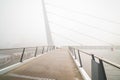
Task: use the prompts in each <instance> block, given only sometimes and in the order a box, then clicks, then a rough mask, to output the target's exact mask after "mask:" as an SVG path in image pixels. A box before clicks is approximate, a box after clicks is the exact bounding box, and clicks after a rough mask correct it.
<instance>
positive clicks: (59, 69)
mask: <svg viewBox="0 0 120 80" xmlns="http://www.w3.org/2000/svg"><path fill="white" fill-rule="evenodd" d="M0 80H83V79H82V77H81V74H80V73H79V71H78V69H77V67H76V65H75V63H74V62H73V60H72V57H71V56H70V54H69V53H68V50H67V49H57V50H54V51H50V52H48V53H47V54H45V55H43V56H40V57H37V58H36V59H34V60H32V61H30V62H28V63H27V64H25V65H22V66H20V67H18V68H17V69H14V70H12V71H10V72H8V73H6V74H4V75H1V76H0Z"/></svg>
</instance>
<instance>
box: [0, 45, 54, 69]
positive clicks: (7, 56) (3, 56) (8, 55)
mask: <svg viewBox="0 0 120 80" xmlns="http://www.w3.org/2000/svg"><path fill="white" fill-rule="evenodd" d="M54 49H55V46H39V47H25V48H11V49H0V69H3V68H6V67H8V66H11V65H13V64H16V63H19V62H21V63H22V62H24V61H25V60H28V59H31V58H34V57H37V56H39V55H42V54H44V53H45V52H48V51H51V50H54Z"/></svg>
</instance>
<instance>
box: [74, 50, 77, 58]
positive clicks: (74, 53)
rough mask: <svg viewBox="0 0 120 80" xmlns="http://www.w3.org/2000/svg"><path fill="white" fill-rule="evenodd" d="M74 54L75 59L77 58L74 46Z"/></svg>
mask: <svg viewBox="0 0 120 80" xmlns="http://www.w3.org/2000/svg"><path fill="white" fill-rule="evenodd" d="M74 55H75V59H77V56H76V52H75V48H74Z"/></svg>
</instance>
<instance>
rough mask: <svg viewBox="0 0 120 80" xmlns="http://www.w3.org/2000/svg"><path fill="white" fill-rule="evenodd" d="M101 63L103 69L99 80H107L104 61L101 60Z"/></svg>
mask: <svg viewBox="0 0 120 80" xmlns="http://www.w3.org/2000/svg"><path fill="white" fill-rule="evenodd" d="M99 63H100V65H101V68H100V71H101V73H100V76H99V78H100V79H101V80H107V77H106V73H105V69H104V65H103V61H102V60H101V59H99Z"/></svg>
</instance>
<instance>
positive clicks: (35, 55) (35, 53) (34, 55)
mask: <svg viewBox="0 0 120 80" xmlns="http://www.w3.org/2000/svg"><path fill="white" fill-rule="evenodd" d="M37 51H38V47H36V50H35V55H34V57H36V56H37Z"/></svg>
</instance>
